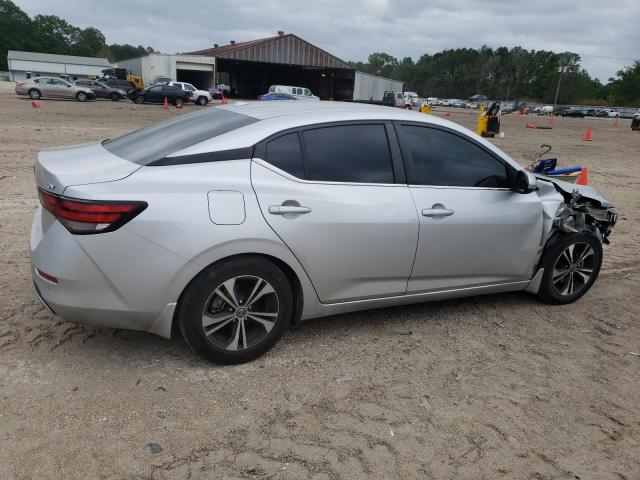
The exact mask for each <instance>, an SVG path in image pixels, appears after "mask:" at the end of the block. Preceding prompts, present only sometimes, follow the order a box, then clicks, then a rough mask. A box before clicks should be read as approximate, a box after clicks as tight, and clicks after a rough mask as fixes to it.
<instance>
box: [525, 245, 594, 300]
mask: <svg viewBox="0 0 640 480" xmlns="http://www.w3.org/2000/svg"><path fill="white" fill-rule="evenodd" d="M540 264H541V265H540V266H541V267H543V268H544V274H543V275H542V282H541V284H540V290H539V291H538V297H540V298H541V299H542V300H543V301H545V302H547V303H551V304H556V305H558V304H565V303H571V302H574V301H576V300H577V299H579V298H580V297H581V296H583V295H584V294H585V293H587V291H588V290H589V289H590V288H591V286H592V285H593V282H595V281H596V278H597V277H598V273H599V272H600V267H601V266H602V244H601V243H600V240H598V238H596V236H595V235H592V234H590V233H572V234H566V235H565V234H559V235H558V236H557V237H556V238H554V239H552V240H551V242H550V244H549V246H548V247H547V248H546V250H545V251H544V253H543V254H542V258H541V260H540Z"/></svg>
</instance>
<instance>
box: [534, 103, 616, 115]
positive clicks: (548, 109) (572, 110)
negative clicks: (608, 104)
mask: <svg viewBox="0 0 640 480" xmlns="http://www.w3.org/2000/svg"><path fill="white" fill-rule="evenodd" d="M533 111H534V113H537V114H538V115H557V116H559V117H578V118H584V117H608V118H618V117H620V112H618V111H617V110H616V109H615V108H580V107H567V106H556V107H553V106H552V105H545V106H543V107H535V108H534V110H533Z"/></svg>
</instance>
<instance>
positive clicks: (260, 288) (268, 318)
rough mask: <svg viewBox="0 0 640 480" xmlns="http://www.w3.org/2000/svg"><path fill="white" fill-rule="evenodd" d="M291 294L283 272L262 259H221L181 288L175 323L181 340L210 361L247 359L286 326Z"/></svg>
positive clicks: (272, 341) (273, 340)
mask: <svg viewBox="0 0 640 480" xmlns="http://www.w3.org/2000/svg"><path fill="white" fill-rule="evenodd" d="M292 313H293V293H292V290H291V285H290V284H289V280H288V279H287V277H286V275H285V274H284V273H283V272H282V270H280V269H279V268H278V267H277V266H276V265H275V264H273V263H272V262H270V261H268V260H266V259H264V258H262V257H253V256H252V257H243V258H237V259H230V260H225V261H222V262H220V263H217V264H214V265H211V266H209V267H208V268H206V269H205V270H204V271H202V272H201V273H200V274H199V275H198V276H197V277H196V278H195V279H194V280H193V281H192V282H191V283H190V284H189V286H188V287H187V289H186V291H185V292H184V294H183V296H182V299H181V301H180V305H179V308H178V311H177V317H176V319H177V322H178V326H179V328H180V331H181V333H182V336H183V337H184V339H185V341H186V342H187V344H188V345H189V346H190V347H191V348H192V349H193V350H195V351H196V352H197V353H199V354H200V355H201V356H203V357H204V358H206V359H207V360H210V361H212V362H216V363H223V364H237V363H243V362H248V361H250V360H253V359H254V358H257V357H259V356H260V355H262V354H263V353H265V352H266V351H267V350H269V349H270V348H271V347H272V346H273V345H274V344H275V343H276V342H277V341H278V339H279V338H280V337H281V336H282V334H283V333H284V331H285V330H286V329H287V327H288V325H289V322H290V320H291V316H292Z"/></svg>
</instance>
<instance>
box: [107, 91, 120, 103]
mask: <svg viewBox="0 0 640 480" xmlns="http://www.w3.org/2000/svg"><path fill="white" fill-rule="evenodd" d="M109 98H110V99H111V101H112V102H117V101H118V100H120V95H119V94H117V93H116V92H113V93H112V94H111V95H109Z"/></svg>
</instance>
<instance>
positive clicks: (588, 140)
mask: <svg viewBox="0 0 640 480" xmlns="http://www.w3.org/2000/svg"><path fill="white" fill-rule="evenodd" d="M583 140H585V141H587V142H590V141H591V127H587V133H585V134H584V138H583Z"/></svg>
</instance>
